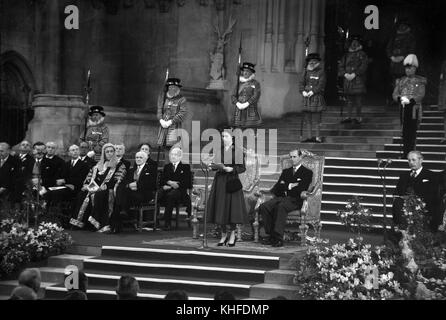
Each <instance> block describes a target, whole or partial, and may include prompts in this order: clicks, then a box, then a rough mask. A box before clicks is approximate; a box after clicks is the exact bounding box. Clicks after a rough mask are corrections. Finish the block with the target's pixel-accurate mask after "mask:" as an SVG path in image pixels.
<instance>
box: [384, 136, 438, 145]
mask: <svg viewBox="0 0 446 320" xmlns="http://www.w3.org/2000/svg"><path fill="white" fill-rule="evenodd" d="M443 139H444V137H432V138H431V137H417V140H416V143H417V146H419V145H423V144H434V145H443V144H441V141H442V140H443ZM392 141H393V143H395V144H401V142H402V141H403V139H402V138H401V137H393V140H392Z"/></svg>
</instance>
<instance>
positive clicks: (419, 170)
mask: <svg viewBox="0 0 446 320" xmlns="http://www.w3.org/2000/svg"><path fill="white" fill-rule="evenodd" d="M421 170H423V167H421V168H420V169H418V170H415V172H416V173H415V178H416V177H418V176H419V174H420V172H421Z"/></svg>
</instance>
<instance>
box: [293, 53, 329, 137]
mask: <svg viewBox="0 0 446 320" xmlns="http://www.w3.org/2000/svg"><path fill="white" fill-rule="evenodd" d="M321 60H322V59H321V57H320V55H319V53H310V54H309V55H308V57H307V59H306V61H307V66H306V69H305V72H304V75H303V77H302V79H301V81H300V84H299V91H300V93H301V94H302V96H303V97H304V108H303V112H304V118H303V120H304V123H305V124H306V125H307V128H308V130H307V134H308V139H304V140H303V141H302V142H314V143H321V142H322V138H321V137H320V123H321V117H322V115H321V113H322V110H323V109H324V108H325V99H324V91H325V83H326V76H325V71H324V69H323V68H322V67H321V65H320V64H321ZM302 128H303V123H302V126H301V129H302ZM313 129H314V132H315V135H313ZM302 131H303V130H302Z"/></svg>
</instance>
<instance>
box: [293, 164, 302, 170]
mask: <svg viewBox="0 0 446 320" xmlns="http://www.w3.org/2000/svg"><path fill="white" fill-rule="evenodd" d="M300 167H302V163H301V164H299V165H298V166H296V167H294V166H293V172H296V171H297V170H299V169H300Z"/></svg>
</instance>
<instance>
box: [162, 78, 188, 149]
mask: <svg viewBox="0 0 446 320" xmlns="http://www.w3.org/2000/svg"><path fill="white" fill-rule="evenodd" d="M180 82H181V80H180V79H177V78H169V79H167V81H166V84H165V88H164V94H162V95H160V96H159V99H158V113H157V116H158V120H159V122H160V125H161V127H160V129H159V132H158V140H157V145H158V146H160V147H167V148H168V149H170V148H171V147H172V146H173V145H174V144H176V143H177V142H178V140H179V139H178V138H181V137H179V136H178V134H177V132H176V129H180V128H181V124H182V122H183V121H184V119H185V118H186V115H187V101H186V98H185V97H184V96H183V95H181V90H180V88H181V87H182V85H181V84H180Z"/></svg>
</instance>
